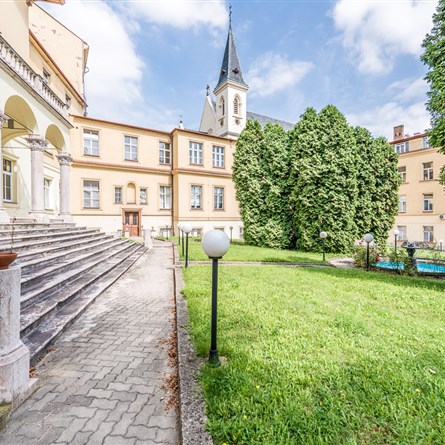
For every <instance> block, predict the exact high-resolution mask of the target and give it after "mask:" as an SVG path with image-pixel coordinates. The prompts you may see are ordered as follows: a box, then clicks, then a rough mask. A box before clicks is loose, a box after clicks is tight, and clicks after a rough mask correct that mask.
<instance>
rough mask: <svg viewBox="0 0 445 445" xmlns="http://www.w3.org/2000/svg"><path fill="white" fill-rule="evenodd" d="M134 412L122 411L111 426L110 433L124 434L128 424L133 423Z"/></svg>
mask: <svg viewBox="0 0 445 445" xmlns="http://www.w3.org/2000/svg"><path fill="white" fill-rule="evenodd" d="M135 416H136V413H123V414H122V417H121V418H120V420H119V422H117V423H116V425H115V426H114V428H113V431H112V433H111V434H112V435H117V436H119V435H120V436H125V435H126V433H127V430H128V427H129V426H130V425H133V424H134V418H135Z"/></svg>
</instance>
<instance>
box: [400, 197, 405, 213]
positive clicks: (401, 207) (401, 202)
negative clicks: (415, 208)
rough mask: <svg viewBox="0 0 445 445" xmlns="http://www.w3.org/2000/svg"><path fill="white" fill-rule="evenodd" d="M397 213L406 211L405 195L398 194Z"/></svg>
mask: <svg viewBox="0 0 445 445" xmlns="http://www.w3.org/2000/svg"><path fill="white" fill-rule="evenodd" d="M399 213H406V195H399Z"/></svg>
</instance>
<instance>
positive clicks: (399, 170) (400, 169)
mask: <svg viewBox="0 0 445 445" xmlns="http://www.w3.org/2000/svg"><path fill="white" fill-rule="evenodd" d="M402 169H403V170H402ZM397 172H398V173H399V175H400V177H401V178H402V183H405V182H406V166H405V165H402V166H401V167H399V168H398V169H397Z"/></svg>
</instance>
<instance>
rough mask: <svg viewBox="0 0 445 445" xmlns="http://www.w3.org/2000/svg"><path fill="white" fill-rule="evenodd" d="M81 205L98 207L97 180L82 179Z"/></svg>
mask: <svg viewBox="0 0 445 445" xmlns="http://www.w3.org/2000/svg"><path fill="white" fill-rule="evenodd" d="M83 206H84V207H85V208H90V209H98V208H99V181H83Z"/></svg>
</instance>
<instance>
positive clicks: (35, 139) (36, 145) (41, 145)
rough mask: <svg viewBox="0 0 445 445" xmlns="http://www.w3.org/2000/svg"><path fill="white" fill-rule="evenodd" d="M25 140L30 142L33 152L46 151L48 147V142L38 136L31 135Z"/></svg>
mask: <svg viewBox="0 0 445 445" xmlns="http://www.w3.org/2000/svg"><path fill="white" fill-rule="evenodd" d="M25 139H26V140H27V141H28V144H29V148H30V149H31V151H44V150H45V149H46V147H47V146H48V141H47V140H46V139H45V138H44V137H42V136H40V135H38V134H30V135H29V136H28V137H26V138H25Z"/></svg>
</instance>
